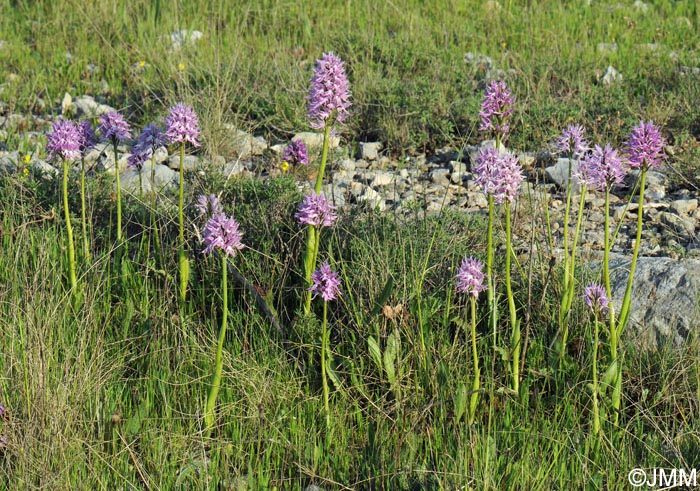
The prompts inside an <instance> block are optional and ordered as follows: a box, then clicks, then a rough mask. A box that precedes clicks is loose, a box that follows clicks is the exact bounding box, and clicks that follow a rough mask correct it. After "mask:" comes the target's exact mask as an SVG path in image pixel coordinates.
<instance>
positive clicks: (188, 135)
mask: <svg viewBox="0 0 700 491" xmlns="http://www.w3.org/2000/svg"><path fill="white" fill-rule="evenodd" d="M165 127H166V130H165V138H167V140H168V141H169V142H170V143H180V142H190V143H191V144H192V145H193V146H195V147H198V146H199V141H198V138H199V119H198V118H197V113H195V112H194V110H193V109H192V108H191V107H189V106H186V105H184V104H182V103H178V104H175V105H174V106H173V107H171V108H170V113H169V114H168V116H167V117H166V118H165Z"/></svg>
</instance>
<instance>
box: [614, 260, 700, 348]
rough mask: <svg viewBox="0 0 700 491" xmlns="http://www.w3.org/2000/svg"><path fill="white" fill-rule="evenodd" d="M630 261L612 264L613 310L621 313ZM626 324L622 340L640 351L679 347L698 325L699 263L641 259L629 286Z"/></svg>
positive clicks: (699, 306) (699, 305) (699, 314)
mask: <svg viewBox="0 0 700 491" xmlns="http://www.w3.org/2000/svg"><path fill="white" fill-rule="evenodd" d="M629 266H630V260H629V258H623V259H616V260H614V261H612V262H611V268H612V274H611V287H612V294H613V299H614V302H615V310H616V312H617V313H619V312H620V307H621V305H622V299H623V296H624V292H625V287H626V285H627V278H628V274H629ZM631 298H632V304H631V310H630V318H629V324H628V326H627V330H626V331H625V332H624V334H623V336H624V337H625V339H629V340H630V341H632V342H633V343H634V344H635V345H637V346H638V347H640V348H642V349H652V350H653V349H657V348H660V347H662V346H664V345H668V344H670V345H671V346H673V347H680V346H682V345H683V344H684V343H685V341H686V340H687V339H688V336H689V335H691V333H692V331H693V330H697V328H698V325H699V323H700V303H699V299H700V260H697V259H684V260H680V261H676V260H673V259H670V258H661V257H659V258H655V257H640V258H639V260H638V261H637V268H636V272H635V275H634V281H633V283H632V297H631Z"/></svg>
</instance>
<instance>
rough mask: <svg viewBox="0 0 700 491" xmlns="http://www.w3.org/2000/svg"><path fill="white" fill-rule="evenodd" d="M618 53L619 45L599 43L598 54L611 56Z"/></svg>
mask: <svg viewBox="0 0 700 491" xmlns="http://www.w3.org/2000/svg"><path fill="white" fill-rule="evenodd" d="M616 52H617V43H598V53H600V54H601V55H611V54H613V53H616Z"/></svg>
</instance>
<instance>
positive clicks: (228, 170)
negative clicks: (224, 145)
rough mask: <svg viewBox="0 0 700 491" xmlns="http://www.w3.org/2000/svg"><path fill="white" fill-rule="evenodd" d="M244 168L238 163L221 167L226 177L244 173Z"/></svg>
mask: <svg viewBox="0 0 700 491" xmlns="http://www.w3.org/2000/svg"><path fill="white" fill-rule="evenodd" d="M245 170H246V169H245V166H244V165H243V164H242V163H241V162H238V161H234V162H227V163H226V164H224V166H223V169H222V171H223V173H224V175H225V176H226V177H231V176H237V175H239V174H242V173H243V172H244V171H245Z"/></svg>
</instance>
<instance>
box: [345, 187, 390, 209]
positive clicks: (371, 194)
mask: <svg viewBox="0 0 700 491" xmlns="http://www.w3.org/2000/svg"><path fill="white" fill-rule="evenodd" d="M351 191H352V190H351ZM357 201H358V202H364V203H367V204H368V205H369V206H370V207H371V208H375V209H378V210H379V211H384V210H385V209H386V202H385V201H384V198H382V196H381V195H380V194H379V193H378V192H377V191H375V190H374V189H372V188H370V187H365V188H364V190H363V191H362V193H361V194H360V195H359V196H357Z"/></svg>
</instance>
